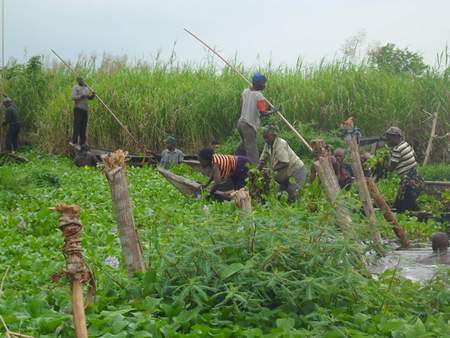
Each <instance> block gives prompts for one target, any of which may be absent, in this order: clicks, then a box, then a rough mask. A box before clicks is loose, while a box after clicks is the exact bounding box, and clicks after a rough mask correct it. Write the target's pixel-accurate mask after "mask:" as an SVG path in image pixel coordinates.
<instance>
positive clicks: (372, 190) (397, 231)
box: [366, 177, 410, 249]
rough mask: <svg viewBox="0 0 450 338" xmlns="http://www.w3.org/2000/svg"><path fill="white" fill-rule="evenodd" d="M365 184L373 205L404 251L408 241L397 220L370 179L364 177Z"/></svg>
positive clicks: (408, 244) (407, 246)
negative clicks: (390, 227)
mask: <svg viewBox="0 0 450 338" xmlns="http://www.w3.org/2000/svg"><path fill="white" fill-rule="evenodd" d="M366 182H367V187H368V188H369V192H370V195H371V196H372V198H373V200H374V202H375V204H376V205H377V206H378V208H380V210H381V211H382V212H383V216H384V219H385V220H386V221H388V222H389V223H391V224H392V230H393V231H394V233H395V235H396V236H397V238H398V239H399V240H400V243H401V248H404V249H406V248H409V246H410V242H409V240H408V237H407V235H406V232H405V230H403V228H402V227H401V226H400V224H399V223H398V221H397V218H396V217H395V215H394V213H393V212H392V210H391V208H390V207H389V205H388V204H387V202H386V200H385V199H384V197H383V195H382V194H381V192H380V190H379V189H378V186H377V184H376V183H375V182H374V180H373V179H372V178H371V177H366Z"/></svg>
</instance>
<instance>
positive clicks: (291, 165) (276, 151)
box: [260, 137, 305, 176]
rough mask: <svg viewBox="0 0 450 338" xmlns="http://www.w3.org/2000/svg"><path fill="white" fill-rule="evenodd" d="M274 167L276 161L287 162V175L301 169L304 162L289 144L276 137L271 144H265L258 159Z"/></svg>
mask: <svg viewBox="0 0 450 338" xmlns="http://www.w3.org/2000/svg"><path fill="white" fill-rule="evenodd" d="M267 160H270V165H271V167H272V168H275V167H276V166H277V164H278V163H280V162H282V163H288V168H287V175H288V176H291V175H292V174H293V172H294V171H295V170H297V169H301V168H302V167H303V166H304V165H305V164H304V163H303V161H302V160H301V159H300V158H299V157H298V156H297V154H296V153H295V152H294V151H293V150H292V149H291V147H289V144H288V143H287V142H286V141H285V140H283V139H282V138H280V137H277V138H276V139H275V141H274V142H273V145H269V144H267V143H266V144H265V145H264V150H263V152H262V154H261V157H260V161H262V162H264V163H265V162H267Z"/></svg>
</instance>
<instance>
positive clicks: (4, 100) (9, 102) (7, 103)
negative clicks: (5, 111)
mask: <svg viewBox="0 0 450 338" xmlns="http://www.w3.org/2000/svg"><path fill="white" fill-rule="evenodd" d="M3 105H4V106H5V107H6V108H8V107H9V106H10V105H12V100H11V98H10V97H8V96H6V97H5V98H4V99H3Z"/></svg>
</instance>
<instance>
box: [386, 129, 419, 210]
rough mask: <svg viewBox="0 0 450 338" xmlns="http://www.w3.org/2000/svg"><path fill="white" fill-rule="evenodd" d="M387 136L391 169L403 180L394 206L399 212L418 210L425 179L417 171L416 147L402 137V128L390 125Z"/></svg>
mask: <svg viewBox="0 0 450 338" xmlns="http://www.w3.org/2000/svg"><path fill="white" fill-rule="evenodd" d="M385 136H386V142H387V144H388V146H389V148H391V153H390V158H389V170H391V171H394V170H395V172H396V173H397V175H398V176H399V177H400V180H401V181H400V187H399V189H398V192H397V196H396V198H395V202H394V205H393V207H394V208H395V209H397V211H399V212H404V211H406V210H412V211H417V210H419V207H418V205H417V202H416V201H417V197H418V196H419V194H420V192H421V190H422V185H423V180H422V178H421V177H420V175H419V173H418V172H417V162H416V155H415V153H414V149H413V148H412V147H411V146H410V145H409V144H408V143H407V142H406V141H404V140H403V139H402V131H401V130H400V128H397V127H390V128H389V129H388V130H387V131H386V133H385Z"/></svg>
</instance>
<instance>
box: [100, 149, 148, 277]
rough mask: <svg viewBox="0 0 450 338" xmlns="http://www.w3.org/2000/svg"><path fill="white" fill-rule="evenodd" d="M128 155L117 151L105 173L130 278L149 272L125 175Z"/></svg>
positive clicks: (110, 156)
mask: <svg viewBox="0 0 450 338" xmlns="http://www.w3.org/2000/svg"><path fill="white" fill-rule="evenodd" d="M125 157H126V153H125V152H123V151H122V150H117V151H115V152H114V153H112V154H111V155H109V156H106V157H105V158H104V159H103V161H104V164H105V168H104V172H105V176H106V178H107V180H108V183H109V185H110V188H111V197H112V202H113V206H114V211H115V214H116V220H117V225H118V229H119V237H120V243H121V245H122V254H123V256H124V259H125V265H126V267H127V271H128V276H129V277H132V276H133V274H134V273H135V272H145V271H146V270H147V267H146V264H145V261H144V254H143V250H142V246H141V242H140V240H139V234H138V232H137V229H136V227H135V224H134V218H133V207H132V204H131V198H130V193H129V191H128V180H127V176H126V173H125Z"/></svg>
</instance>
